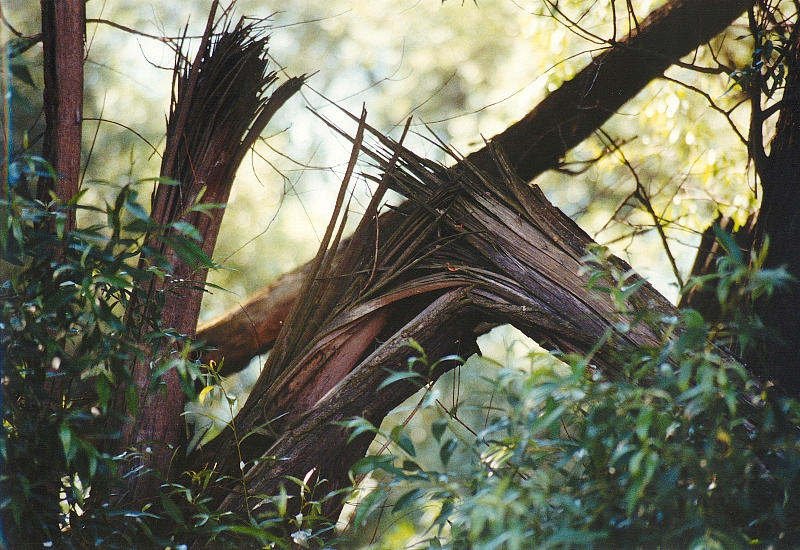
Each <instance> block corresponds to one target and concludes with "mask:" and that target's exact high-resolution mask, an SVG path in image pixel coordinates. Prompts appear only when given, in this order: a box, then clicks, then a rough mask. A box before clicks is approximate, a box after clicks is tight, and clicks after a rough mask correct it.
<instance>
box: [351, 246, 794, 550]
mask: <svg viewBox="0 0 800 550" xmlns="http://www.w3.org/2000/svg"><path fill="white" fill-rule="evenodd" d="M723 244H726V241H725V240H723ZM737 253H738V250H737V251H734V249H731V252H730V254H729V255H728V256H727V257H725V258H723V259H722V260H721V262H720V270H719V273H718V274H717V275H716V276H715V278H716V279H717V284H718V285H719V286H721V287H726V288H727V289H728V290H727V291H721V292H720V293H719V296H720V299H721V300H724V302H723V306H725V304H726V303H733V302H732V301H733V300H736V299H744V297H746V296H750V297H752V296H755V295H758V294H760V293H768V292H771V291H772V289H773V288H774V287H775V286H776V285H780V284H783V283H785V282H786V276H785V274H782V273H778V272H770V271H767V270H762V269H760V267H759V264H758V262H757V261H756V262H755V266H754V267H751V268H749V269H748V268H746V267H745V264H746V262H745V261H744V259H743V258H741V257H737ZM757 258H758V257H756V258H755V259H756V260H757ZM586 260H587V262H588V263H587V268H586V269H587V271H588V272H589V274H590V278H591V279H592V284H593V286H594V287H595V288H597V289H598V290H601V291H603V292H606V293H609V294H611V295H612V297H613V298H614V299H615V301H616V303H617V304H618V306H619V309H620V311H621V312H623V313H624V314H625V315H626V316H627V317H628V319H629V322H628V323H619V324H618V326H617V327H616V331H615V333H614V334H610V335H609V338H613V337H614V335H615V334H621V333H624V332H626V331H627V330H630V326H631V325H633V324H634V323H636V322H645V321H646V322H653V317H654V315H653V314H652V312H641V311H637V310H635V309H634V308H631V307H630V304H629V302H628V297H629V294H628V289H629V288H630V286H631V278H630V274H629V273H626V272H622V271H621V270H619V269H618V268H617V267H616V266H615V265H614V264H613V263H612V262H611V261H610V260H609V258H608V255H607V254H606V252H605V251H604V250H603V249H595V250H592V251H590V254H589V256H587V258H586ZM737 297H738V298H737ZM751 321H752V322H751V323H750V324H746V323H743V322H741V319H737V320H736V322H735V323H732V324H730V325H729V326H727V327H725V331H724V334H725V335H727V336H738V335H739V333H738V331H739V328H741V327H744V330H746V331H747V330H749V328H748V327H749V326H750V325H752V324H757V320H752V319H751ZM659 322H660V323H662V325H663V328H664V330H663V334H665V337H664V341H663V342H662V344H661V345H660V346H658V347H656V348H653V349H634V350H627V351H626V352H625V354H624V356H623V357H624V358H625V364H624V375H623V376H622V377H620V378H618V379H615V380H608V379H606V378H604V376H603V375H602V373H600V372H598V371H597V369H595V368H594V367H593V366H592V364H591V357H590V356H589V357H578V356H566V357H561V359H562V360H563V362H562V363H557V362H554V361H553V360H552V359H551V358H548V357H547V356H545V357H542V356H541V355H532V356H531V365H530V369H528V370H519V369H512V368H509V367H506V368H500V369H499V371H498V373H497V376H495V377H493V378H494V393H493V394H492V397H491V401H490V406H489V407H488V409H487V411H488V412H487V413H486V414H487V417H486V418H487V421H486V423H485V425H484V426H482V427H481V428H479V429H477V430H476V431H477V435H476V437H475V438H474V439H473V440H471V441H464V439H463V437H458V436H457V430H456V431H454V426H453V423H454V420H455V419H456V418H457V417H456V416H455V415H452V416H451V417H449V418H447V417H445V418H442V419H440V420H437V421H435V422H434V423H433V425H432V426H431V430H430V432H431V435H432V437H433V438H434V439H435V441H436V442H437V444H438V447H439V449H440V459H441V465H442V467H441V468H431V467H427V466H423V465H422V464H421V463H420V461H418V460H416V459H415V456H414V453H413V452H411V451H412V450H413V449H411V448H406V445H404V444H403V439H402V436H401V435H400V433H395V432H396V431H397V430H395V431H393V432H392V433H391V434H386V437H387V438H388V439H391V440H392V441H394V442H395V444H396V449H397V456H395V457H391V456H379V457H375V456H371V457H367V458H366V459H365V460H364V461H362V462H361V463H360V464H359V465H358V466H357V467H356V470H355V472H356V473H361V474H363V473H367V472H372V473H373V477H375V478H376V479H381V480H383V481H382V482H381V484H380V486H379V488H378V489H377V490H375V491H373V493H370V494H369V495H368V497H365V498H364V499H363V500H362V503H361V509H360V510H359V511H358V512H357V514H356V523H357V526H358V522H362V521H364V520H365V518H366V517H368V516H369V515H371V514H377V513H378V510H380V509H381V505H382V504H383V503H384V502H385V501H386V500H387V498H389V494H388V493H387V491H388V490H391V491H392V493H393V494H394V495H395V500H394V507H393V514H392V515H393V517H394V518H398V519H399V518H402V517H405V516H407V515H411V516H413V517H415V518H416V521H417V523H418V535H417V538H414V539H412V540H411V541H406V542H407V543H408V544H413V545H415V546H414V547H415V548H416V547H425V546H427V547H431V548H439V547H445V548H467V547H468V548H575V547H580V548H656V547H664V548H744V547H749V546H753V545H757V546H759V547H766V546H772V547H793V546H796V545H797V544H800V530H799V529H798V527H797V526H798V525H800V523H799V522H798V520H800V502H798V497H797V495H798V494H800V492H798V491H800V478H798V474H800V432H798V429H797V427H798V425H800V403H798V401H797V400H795V399H791V398H788V397H785V396H782V395H778V394H777V393H776V392H774V391H773V390H772V389H771V388H769V387H766V388H763V387H762V386H760V385H759V384H758V383H757V382H756V381H754V380H752V379H751V377H750V376H749V375H748V373H747V372H746V371H745V369H744V368H743V367H742V366H741V365H740V364H739V363H738V362H736V361H735V360H733V359H731V357H730V355H729V354H728V352H726V351H725V350H724V349H722V348H720V347H718V346H717V344H716V339H717V338H718V337H719V335H720V330H719V327H711V326H709V325H708V324H707V323H705V321H704V320H703V319H702V317H701V316H700V315H699V314H698V313H697V312H695V311H691V310H687V311H683V312H681V313H680V314H679V316H677V317H674V318H666V319H664V318H661V319H659ZM755 336H757V334H756V333H753V332H752V331H751V332H748V338H753V337H755ZM454 452H461V453H462V455H463V456H466V457H468V459H467V463H466V465H462V466H463V467H462V468H461V469H460V470H459V469H455V468H453V467H452V466H449V465H448V463H449V460H450V457H451V456H452V455H453V453H454ZM420 503H424V505H420ZM419 533H423V534H422V535H419ZM392 544H395V546H394V547H396V541H394V542H393V543H388V542H385V541H378V542H377V543H376V547H380V548H389V547H393V546H392Z"/></svg>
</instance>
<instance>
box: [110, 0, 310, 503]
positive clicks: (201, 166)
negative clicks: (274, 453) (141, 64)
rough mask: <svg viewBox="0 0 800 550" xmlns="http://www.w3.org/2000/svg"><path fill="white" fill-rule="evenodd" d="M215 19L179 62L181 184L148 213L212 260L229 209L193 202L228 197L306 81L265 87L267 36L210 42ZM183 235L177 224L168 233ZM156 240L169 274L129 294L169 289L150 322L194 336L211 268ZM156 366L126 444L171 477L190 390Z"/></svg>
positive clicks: (254, 30) (170, 147)
mask: <svg viewBox="0 0 800 550" xmlns="http://www.w3.org/2000/svg"><path fill="white" fill-rule="evenodd" d="M215 5H216V4H215ZM213 21H214V9H213V8H212V10H211V14H210V17H209V19H208V24H207V27H206V31H205V33H204V35H203V40H202V43H201V45H200V49H199V50H198V53H197V56H196V57H195V60H194V62H193V63H192V64H191V65H189V64H188V63H179V66H178V67H177V68H176V78H177V83H176V87H177V89H176V91H175V92H176V97H175V98H174V100H173V109H172V112H171V113H170V118H169V123H168V127H167V143H166V152H165V154H164V158H163V161H162V167H161V176H162V177H163V178H167V179H169V180H173V182H179V183H177V184H164V183H162V184H159V185H158V188H157V190H156V193H155V196H154V199H153V204H152V212H151V216H152V218H153V219H154V220H155V222H156V223H157V224H159V225H161V226H168V225H170V224H173V223H174V222H178V221H180V222H188V223H190V224H191V225H193V226H194V227H195V228H196V229H197V230H198V231H199V233H200V235H201V241H200V247H201V249H202V251H203V252H204V253H205V254H206V255H207V256H208V257H210V256H211V255H212V253H213V251H214V247H215V244H216V240H217V235H218V233H219V227H220V224H221V223H222V216H223V214H224V208H219V207H217V208H214V209H212V210H210V211H207V210H206V211H192V209H191V207H192V206H193V205H195V204H196V203H199V202H201V203H204V204H211V205H214V204H217V205H224V204H225V203H226V202H227V200H228V197H229V195H230V191H231V187H232V184H233V179H234V176H235V173H236V170H237V169H238V167H239V164H240V162H241V160H242V158H243V157H244V155H245V153H246V152H247V151H248V150H249V148H250V147H251V146H252V144H253V143H254V142H255V140H256V139H257V138H258V136H259V135H260V134H261V132H262V131H263V129H264V127H265V126H266V124H267V123H268V122H269V120H270V119H271V118H272V116H273V115H274V114H275V112H276V111H277V110H278V109H279V108H280V107H281V106H282V105H283V104H284V103H285V102H286V101H287V100H288V99H289V98H290V97H291V96H292V95H294V93H295V92H297V91H298V90H299V88H300V86H301V85H302V83H303V78H291V79H289V80H287V81H286V82H284V83H283V84H282V85H281V86H279V87H278V88H277V89H275V90H274V92H273V93H272V94H271V95H269V94H267V93H266V90H267V88H268V87H270V86H271V85H272V84H273V83H274V82H275V81H276V80H277V76H276V74H275V73H274V72H267V57H266V52H267V37H265V36H259V29H258V27H256V26H255V25H254V24H253V23H249V24H244V23H243V22H240V23H239V24H237V25H236V26H235V28H232V29H231V28H225V29H224V30H223V32H221V33H220V34H219V35H218V36H216V38H215V39H214V40H212V36H211V32H212V23H213ZM201 197H202V198H201ZM178 232H179V230H178V229H177V228H176V229H175V231H174V232H173V235H172V236H173V237H175V236H177V234H178ZM173 242H174V241H173ZM151 245H152V246H153V247H154V248H156V249H157V250H158V251H159V252H160V253H161V254H162V255H163V256H164V257H165V258H166V259H167V260H168V261H169V263H170V265H172V266H173V272H172V274H171V276H170V277H168V278H165V279H164V280H160V279H155V280H153V282H152V283H151V285H150V287H149V288H144V289H140V291H139V292H140V294H137V295H136V296H134V298H133V299H132V300H131V301H132V302H133V303H136V302H137V301H147V300H151V299H152V298H153V296H154V295H155V293H159V292H164V306H163V310H162V314H161V319H160V323H161V326H160V327H152V328H154V329H156V330H164V329H171V330H174V331H175V332H177V333H179V334H185V335H187V336H189V337H194V334H195V327H196V326H197V319H198V316H199V313H200V304H201V301H202V298H203V290H202V288H203V284H204V282H205V278H206V269H205V267H207V266H203V265H201V264H199V263H198V262H195V261H192V260H191V259H189V258H187V257H186V254H183V255H181V254H180V249H181V247H176V246H175V245H174V244H172V242H170V241H169V239H167V240H165V239H164V238H159V239H154V240H153V242H152V243H151ZM151 371H152V365H151V364H150V363H149V362H146V361H140V362H137V363H136V364H135V365H134V368H133V382H134V383H135V385H136V387H137V391H138V396H139V403H140V408H139V414H138V415H137V416H136V418H135V421H133V422H130V423H128V424H126V425H125V426H124V427H123V430H122V441H121V443H122V445H124V446H130V445H136V446H139V447H141V446H143V445H146V446H147V447H149V448H150V450H151V454H147V455H143V458H142V460H143V463H144V464H145V465H147V466H149V467H152V468H153V469H155V470H157V471H159V472H161V473H162V474H164V475H166V476H167V477H169V476H170V474H171V468H172V467H173V466H174V464H173V460H175V459H176V458H178V457H180V456H182V454H181V453H180V452H176V449H177V448H178V447H179V446H180V444H181V443H182V442H183V437H184V429H183V417H182V413H183V410H184V405H185V397H184V391H183V388H182V387H181V383H180V379H179V374H178V372H177V370H176V369H170V370H168V371H167V372H166V373H164V375H163V376H162V377H161V378H160V379H159V380H158V384H159V386H161V387H154V386H153V383H154V380H153V379H152V373H151ZM137 466H138V464H137ZM178 471H180V469H178ZM131 479H132V482H131V487H130V491H131V493H130V495H129V497H130V498H133V499H140V498H146V497H150V496H153V495H155V494H157V490H158V485H159V482H158V480H157V479H156V478H153V477H148V476H132V478H131Z"/></svg>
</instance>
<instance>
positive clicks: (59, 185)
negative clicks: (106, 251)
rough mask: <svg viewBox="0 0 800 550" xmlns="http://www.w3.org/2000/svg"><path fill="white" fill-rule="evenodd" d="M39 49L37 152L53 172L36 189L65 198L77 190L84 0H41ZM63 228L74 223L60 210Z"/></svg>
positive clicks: (71, 216)
mask: <svg viewBox="0 0 800 550" xmlns="http://www.w3.org/2000/svg"><path fill="white" fill-rule="evenodd" d="M41 6H42V44H43V49H44V67H43V72H44V114H45V122H46V128H45V134H44V144H43V151H42V155H43V157H44V158H45V159H47V160H48V161H49V162H50V164H51V165H52V167H53V170H54V171H55V173H56V178H55V180H52V179H50V178H47V179H45V180H44V181H43V183H42V184H40V187H39V189H38V191H37V193H38V197H39V199H41V200H43V201H44V202H45V203H47V202H49V201H50V192H53V193H55V196H56V197H58V199H60V200H61V201H63V202H67V201H68V200H69V199H71V198H72V197H73V196H75V195H76V194H77V193H78V184H79V180H80V167H81V128H82V123H83V44H84V36H85V33H86V10H85V2H84V0H63V1H56V0H42V2H41ZM65 215H66V221H65V230H67V231H68V230H70V229H72V228H74V227H75V211H74V210H67V211H66V212H65Z"/></svg>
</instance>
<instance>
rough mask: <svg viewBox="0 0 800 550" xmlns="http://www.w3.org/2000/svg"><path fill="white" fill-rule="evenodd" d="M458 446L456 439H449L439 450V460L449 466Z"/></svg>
mask: <svg viewBox="0 0 800 550" xmlns="http://www.w3.org/2000/svg"><path fill="white" fill-rule="evenodd" d="M457 446H458V442H457V441H456V440H455V439H448V440H447V441H445V442H444V445H442V447H441V448H440V449H439V458H440V459H441V461H442V464H443V465H444V466H447V464H448V463H449V462H450V458H451V457H452V456H453V452H455V450H456V447H457Z"/></svg>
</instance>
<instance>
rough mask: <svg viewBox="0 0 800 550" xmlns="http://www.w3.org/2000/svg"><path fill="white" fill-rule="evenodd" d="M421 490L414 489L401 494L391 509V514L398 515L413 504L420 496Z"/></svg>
mask: <svg viewBox="0 0 800 550" xmlns="http://www.w3.org/2000/svg"><path fill="white" fill-rule="evenodd" d="M422 492H423V491H422V489H420V488H416V489H411V490H410V491H408V492H406V493H405V494H403V495H402V496H401V497H400V498H398V499H397V502H395V503H394V507H393V508H392V513H393V514H398V513H400V512H402V511H403V510H404V509H405V508H407V507H408V505H409V504H413V503H414V502H415V501H416V500H417V499H418V498H420V497H421V496H422Z"/></svg>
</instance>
